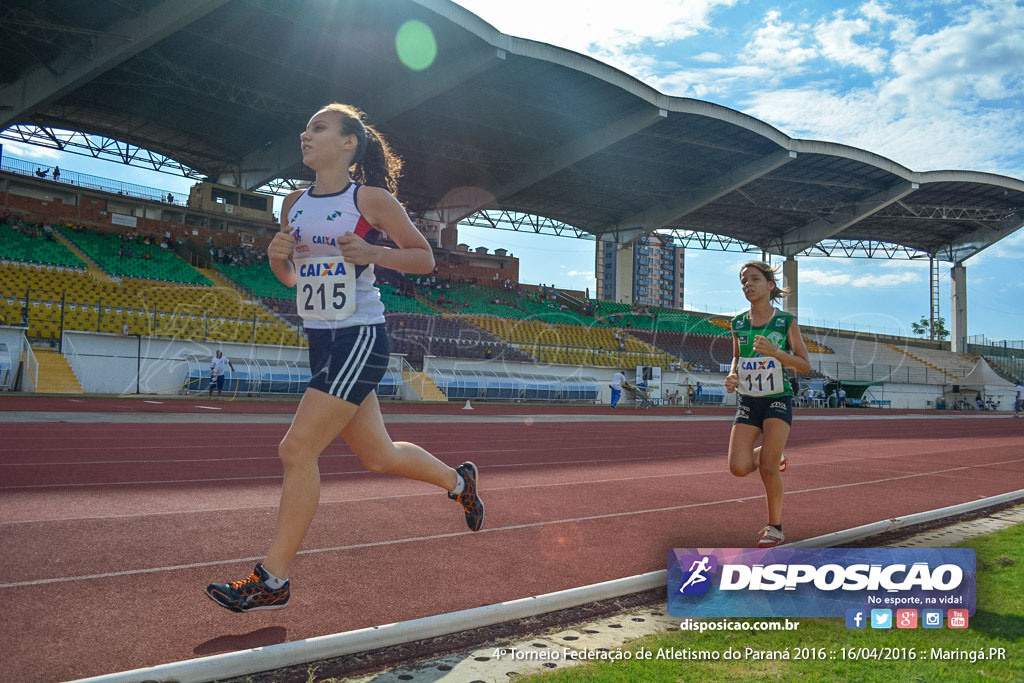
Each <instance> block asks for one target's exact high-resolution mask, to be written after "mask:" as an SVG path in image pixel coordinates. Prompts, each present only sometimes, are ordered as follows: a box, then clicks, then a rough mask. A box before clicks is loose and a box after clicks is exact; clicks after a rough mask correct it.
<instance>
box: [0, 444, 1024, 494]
mask: <svg viewBox="0 0 1024 683" xmlns="http://www.w3.org/2000/svg"><path fill="white" fill-rule="evenodd" d="M632 447H635V446H630V448H632ZM617 448H625V447H617ZM592 449H593V446H589V445H588V446H573V447H567V448H562V449H555V450H592ZM963 450H964V449H962V448H950V449H946V450H941V451H928V452H927V455H929V456H935V455H939V454H942V453H959V452H962V451H963ZM507 451H508V449H507V448H503V449H495V450H480V449H472V450H467V451H435V453H434V454H435V455H437V456H449V455H466V454H478V453H505V452H507ZM717 455H720V452H719V451H717V450H716V451H714V452H713V453H695V454H685V455H680V454H675V455H651V456H638V457H635V458H614V459H602V458H595V459H591V460H558V461H545V462H524V463H497V464H488V465H486V467H487V469H505V468H514V467H554V466H561V465H577V464H578V465H591V464H601V463H618V462H644V461H650V460H673V459H676V458H698V457H714V456H717ZM918 455H924V454H918ZM328 457H331V458H354V457H355V456H354V455H335V456H328ZM887 457H892V456H882V457H880V458H864V459H865V460H871V461H873V460H878V459H884V458H887ZM122 462H123V461H115V462H112V463H109V464H122ZM159 462H171V461H159ZM830 462H834V461H830ZM1006 462H1007V463H1010V462H1017V461H1016V460H1008V461H1006ZM36 464H37V465H38V464H39V463H36ZM67 464H68V465H72V464H83V463H67ZM995 464H1004V463H979V464H976V465H972V466H971V467H988V466H991V465H995ZM367 472H368V470H365V469H359V470H345V471H343V472H321V474H320V476H321V477H339V476H346V475H352V474H366V473H367ZM280 478H281V475H280V474H274V475H262V476H248V477H208V478H201V479H154V480H144V481H100V482H79V483H59V484H28V485H20V486H19V485H15V486H0V491H17V490H38V489H46V488H85V487H92V486H153V485H156V484H208V483H215V482H236V481H265V480H268V479H280Z"/></svg>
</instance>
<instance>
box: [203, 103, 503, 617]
mask: <svg viewBox="0 0 1024 683" xmlns="http://www.w3.org/2000/svg"><path fill="white" fill-rule="evenodd" d="M363 116H364V115H363V113H362V112H361V111H359V110H358V109H356V108H354V107H351V106H348V105H344V104H339V103H337V102H335V103H332V104H329V105H327V106H326V107H324V108H322V109H321V110H320V111H318V112H317V113H316V114H315V115H314V116H313V117H312V118H311V119H310V120H309V123H308V124H307V125H306V130H305V131H304V132H303V133H302V135H300V136H299V137H300V141H301V146H302V163H304V164H305V165H306V166H308V167H309V168H311V169H313V170H314V171H316V182H315V183H314V184H313V185H312V186H311V187H310V188H308V189H307V190H304V191H302V190H300V191H296V192H292V193H291V194H290V195H288V197H286V198H285V200H284V203H283V205H282V207H281V231H280V232H279V233H277V234H276V235H275V236H274V239H273V240H272V241H271V243H270V246H269V247H268V248H267V254H268V256H269V257H270V267H271V270H273V272H274V275H276V276H277V279H278V280H280V281H281V282H282V283H283V284H284V285H286V286H288V287H296V302H297V305H298V312H299V314H300V315H301V316H302V317H303V319H304V323H305V328H306V332H307V334H308V336H309V359H310V370H311V372H312V378H311V380H310V383H309V387H308V388H307V389H306V391H305V393H304V394H303V396H302V401H301V402H300V403H299V408H298V410H297V412H296V413H295V417H294V418H293V419H292V424H291V427H290V428H289V429H288V432H287V433H286V434H285V436H284V439H283V440H282V441H281V444H280V446H279V447H278V453H279V455H280V458H281V463H282V464H283V466H284V484H283V487H282V489H281V503H280V508H279V509H278V513H277V527H276V528H275V530H274V538H273V541H272V542H271V544H270V551H269V552H268V553H267V556H266V559H265V560H264V561H263V562H262V563H260V564H257V565H256V568H255V570H254V571H253V573H252V574H251V575H250V576H249V577H248V578H247V579H244V580H241V581H234V582H230V583H215V584H210V585H209V586H208V587H207V588H206V593H207V595H208V596H209V597H210V598H211V599H212V600H214V601H215V602H216V603H218V604H219V605H221V606H222V607H226V608H227V609H230V610H232V611H235V612H247V611H251V610H258V609H276V608H279V607H284V606H285V605H286V604H287V603H288V600H289V597H290V582H289V581H288V579H287V578H286V577H287V576H288V569H289V567H290V566H291V563H292V559H293V558H294V557H295V554H296V553H297V552H298V550H299V546H300V545H301V544H302V539H303V537H304V536H305V535H306V530H307V529H308V528H309V525H310V523H311V522H312V521H313V515H314V513H315V512H316V508H317V503H318V501H319V498H320V472H319V469H318V466H317V460H318V458H319V456H320V453H321V451H323V450H324V448H326V447H327V445H328V444H329V443H331V441H333V440H334V438H335V437H336V436H338V434H339V433H340V434H341V436H342V438H343V439H345V442H346V443H347V444H348V445H349V447H350V448H351V449H352V451H353V452H354V453H355V454H356V456H358V457H359V459H360V460H361V461H362V463H363V465H364V466H365V467H366V468H367V469H368V470H370V471H371V472H387V473H389V474H397V475H399V476H402V477H407V478H409V479H417V480H419V481H425V482H428V483H431V484H435V485H436V486H439V487H441V488H443V489H445V490H446V491H448V492H449V493H448V497H449V498H451V499H453V500H456V501H458V502H459V503H460V504H461V505H462V508H463V512H464V514H465V518H466V523H467V525H468V526H469V528H470V529H471V530H472V531H478V530H479V529H480V527H481V525H482V524H483V519H484V505H483V502H482V501H481V500H480V498H479V496H478V495H477V470H476V466H475V465H473V463H470V462H466V463H463V464H462V465H459V466H458V467H455V468H451V467H449V466H448V465H445V464H444V463H443V462H441V461H440V460H438V459H437V458H435V457H434V456H433V455H431V454H430V453H428V452H427V451H425V450H423V449H422V448H420V447H419V446H417V445H415V444H411V443H406V442H397V443H396V442H393V441H392V440H391V437H389V436H388V433H387V430H386V429H385V427H384V420H383V418H382V417H381V413H380V404H379V403H378V402H377V395H376V393H375V389H376V387H377V384H378V383H379V382H380V380H381V378H382V377H383V376H384V372H385V370H386V369H387V365H388V353H389V352H388V338H387V332H386V331H385V327H384V306H383V304H382V303H381V300H380V292H379V290H377V288H376V287H374V285H373V283H374V275H373V267H374V264H379V265H381V266H383V267H386V268H391V269H393V270H397V271H400V272H404V273H430V272H432V271H433V269H434V256H433V253H432V252H431V250H430V245H429V244H428V243H427V241H426V239H425V238H424V237H423V235H422V234H420V232H419V231H418V230H417V229H416V227H415V226H414V225H413V224H412V221H410V220H409V216H408V215H407V214H406V212H405V210H404V209H403V208H402V206H401V204H399V203H398V200H396V199H395V197H394V194H393V193H394V192H395V191H396V189H397V179H398V176H399V175H400V172H401V160H400V159H399V158H398V157H397V156H395V154H394V153H393V152H392V151H391V149H390V148H389V146H388V145H387V143H386V142H385V141H384V139H383V138H382V137H381V136H380V135H379V134H378V133H377V131H376V130H374V129H373V127H371V126H369V125H366V124H364V123H363V120H362V119H363ZM381 233H384V234H386V235H387V236H388V237H389V238H390V240H391V241H392V242H393V243H394V244H396V245H397V247H398V248H397V249H394V248H387V247H383V246H380V245H378V244H377V239H378V237H379V236H380V234H381Z"/></svg>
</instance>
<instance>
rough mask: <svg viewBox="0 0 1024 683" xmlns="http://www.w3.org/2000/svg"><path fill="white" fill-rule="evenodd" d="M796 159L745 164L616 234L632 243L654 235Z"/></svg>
mask: <svg viewBox="0 0 1024 683" xmlns="http://www.w3.org/2000/svg"><path fill="white" fill-rule="evenodd" d="M796 157H797V153H796V152H792V151H788V150H784V149H782V150H778V151H776V152H773V153H772V154H769V155H768V156H765V157H761V158H760V159H757V160H755V161H751V162H750V163H748V164H744V165H743V166H740V167H739V168H734V169H733V170H731V171H729V172H727V173H723V174H722V175H720V176H718V177H716V178H712V179H711V180H709V181H708V182H706V183H704V184H703V185H702V186H700V187H697V188H695V189H694V190H693V192H692V193H690V194H689V196H686V197H681V198H680V199H678V200H677V201H675V202H672V203H670V204H669V205H668V206H666V207H663V208H658V209H655V210H650V211H641V212H640V213H636V214H633V215H632V216H629V217H628V218H624V219H622V220H621V221H619V226H618V230H616V231H615V232H616V233H617V234H631V233H635V234H634V236H633V237H632V239H636V238H637V237H640V236H642V235H646V234H648V233H651V232H654V231H655V230H657V229H658V228H660V227H662V226H664V225H667V224H669V223H671V222H672V221H677V220H679V219H680V218H683V217H684V216H686V215H687V214H690V213H693V212H694V211H696V210H697V209H699V208H701V207H702V206H705V205H707V204H710V203H711V202H713V201H715V200H716V199H718V198H719V197H724V196H725V195H727V194H729V193H730V192H734V191H735V190H738V189H740V188H742V187H743V186H744V185H746V184H747V183H750V182H751V181H753V180H756V179H758V178H760V177H761V176H763V175H765V174H768V173H771V172H772V171H774V170H775V169H777V168H779V167H780V166H783V165H785V164H788V163H789V162H790V161H792V160H793V159H796Z"/></svg>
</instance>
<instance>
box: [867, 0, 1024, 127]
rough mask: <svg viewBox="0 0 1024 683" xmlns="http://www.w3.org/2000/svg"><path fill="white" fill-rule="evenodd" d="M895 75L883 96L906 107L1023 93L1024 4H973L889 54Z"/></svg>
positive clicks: (884, 89) (883, 91)
mask: <svg viewBox="0 0 1024 683" xmlns="http://www.w3.org/2000/svg"><path fill="white" fill-rule="evenodd" d="M892 63H893V68H894V71H895V73H896V77H895V78H894V79H892V80H891V81H890V82H888V83H886V84H885V85H884V86H883V87H882V89H881V97H882V99H894V100H899V101H905V102H906V103H907V106H908V107H910V108H917V107H922V108H925V109H931V108H932V107H933V106H934V105H935V104H943V105H945V106H959V105H961V104H962V103H964V102H965V101H967V102H970V101H972V100H975V99H983V100H986V99H1003V98H1008V97H1020V96H1021V95H1022V94H1024V76H1022V70H1021V68H1020V65H1021V64H1022V63H1024V5H1021V4H1020V3H1016V2H992V3H990V4H988V5H987V6H983V7H978V8H974V9H972V10H971V11H970V12H969V13H968V14H967V16H966V17H965V19H964V20H962V21H960V22H958V23H955V24H953V25H950V26H947V27H945V28H943V29H941V30H939V31H937V32H935V33H932V34H926V35H920V36H918V37H917V38H915V39H914V40H913V41H912V42H910V43H909V44H908V45H907V47H906V49H905V51H902V52H900V53H898V54H897V55H895V56H894V58H893V61H892Z"/></svg>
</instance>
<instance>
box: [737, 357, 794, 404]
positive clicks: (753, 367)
mask: <svg viewBox="0 0 1024 683" xmlns="http://www.w3.org/2000/svg"><path fill="white" fill-rule="evenodd" d="M736 372H737V374H738V375H739V378H740V382H739V384H738V385H737V387H736V390H737V391H739V392H740V393H741V394H743V395H744V396H771V395H772V394H778V393H781V392H782V391H783V390H785V386H784V385H783V382H782V363H781V362H779V360H778V359H777V358H772V357H770V356H761V357H758V358H740V362H739V365H738V366H737V368H736Z"/></svg>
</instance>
